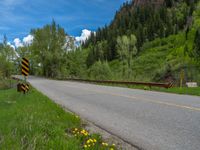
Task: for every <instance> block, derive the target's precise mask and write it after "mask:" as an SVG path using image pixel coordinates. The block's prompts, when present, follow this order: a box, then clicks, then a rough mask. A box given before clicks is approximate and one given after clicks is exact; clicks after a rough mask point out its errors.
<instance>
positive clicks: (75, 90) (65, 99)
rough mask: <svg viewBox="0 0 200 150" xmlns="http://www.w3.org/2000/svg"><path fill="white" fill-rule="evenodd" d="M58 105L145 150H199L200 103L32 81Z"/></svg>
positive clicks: (196, 99)
mask: <svg viewBox="0 0 200 150" xmlns="http://www.w3.org/2000/svg"><path fill="white" fill-rule="evenodd" d="M29 82H30V83H31V84H32V85H33V86H34V87H35V88H37V89H38V90H40V91H41V92H43V93H44V94H45V95H47V96H48V97H50V98H51V99H53V100H54V101H55V102H57V103H59V104H62V105H64V106H66V107H67V108H68V109H70V110H72V111H74V112H76V113H77V114H79V115H80V116H81V117H84V118H86V119H87V120H89V121H91V122H94V123H95V124H97V125H99V126H100V127H102V128H104V129H106V130H108V131H110V132H111V133H113V134H115V135H117V136H119V137H121V138H122V139H124V140H126V141H128V142H130V143H132V144H133V145H137V146H138V147H140V148H141V149H144V150H200V97H193V96H181V95H176V94H166V93H158V92H150V91H143V90H132V89H127V88H119V87H107V86H99V85H92V84H85V83H77V82H68V81H54V80H47V79H42V78H35V77H31V78H30V79H29Z"/></svg>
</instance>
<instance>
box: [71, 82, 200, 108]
mask: <svg viewBox="0 0 200 150" xmlns="http://www.w3.org/2000/svg"><path fill="white" fill-rule="evenodd" d="M70 87H72V88H73V87H74V88H78V89H81V90H85V91H89V92H96V93H100V94H107V95H112V96H119V97H124V98H128V99H133V100H136V101H141V100H142V101H146V102H151V103H155V104H162V105H167V106H172V107H177V108H182V109H189V110H192V111H200V108H198V107H192V106H187V105H181V104H176V103H171V102H162V101H158V100H152V99H147V98H141V97H134V96H128V95H123V94H116V93H111V92H105V91H99V90H91V89H88V88H84V89H83V88H80V87H76V86H70Z"/></svg>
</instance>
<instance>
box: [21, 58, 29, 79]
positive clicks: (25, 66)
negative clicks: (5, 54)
mask: <svg viewBox="0 0 200 150" xmlns="http://www.w3.org/2000/svg"><path fill="white" fill-rule="evenodd" d="M22 75H24V76H28V75H29V61H28V59H26V58H22Z"/></svg>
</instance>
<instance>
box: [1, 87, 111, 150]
mask: <svg viewBox="0 0 200 150" xmlns="http://www.w3.org/2000/svg"><path fill="white" fill-rule="evenodd" d="M73 128H78V129H82V125H81V120H80V118H79V117H77V116H76V115H74V114H71V113H66V112H65V111H64V110H63V109H62V108H61V107H60V106H59V105H57V104H55V103H54V102H53V101H51V100H50V99H48V98H47V97H46V96H44V95H42V94H41V93H39V92H38V91H36V90H35V89H32V90H31V91H30V93H28V94H26V95H24V94H22V93H17V92H16V89H10V90H0V149H1V150H13V149H15V150H23V149H24V150H27V149H28V150H33V149H40V150H43V149H44V150H49V149H53V150H81V149H83V145H84V142H85V141H86V140H87V139H88V138H96V139H98V142H97V143H96V145H95V146H94V147H93V148H90V149H94V150H101V149H102V150H103V149H108V148H107V147H102V146H101V144H100V143H101V142H102V141H101V138H100V136H99V135H90V136H88V137H83V136H79V135H78V136H77V137H75V136H74V135H73V134H72V132H70V131H71V130H72V129H73ZM87 149H89V148H87Z"/></svg>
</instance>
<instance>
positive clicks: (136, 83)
mask: <svg viewBox="0 0 200 150" xmlns="http://www.w3.org/2000/svg"><path fill="white" fill-rule="evenodd" d="M67 80H70V81H78V82H89V83H106V84H124V85H144V86H149V87H153V86H154V87H162V88H167V89H168V88H171V87H172V86H173V83H154V82H129V81H111V80H85V79H67Z"/></svg>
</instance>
